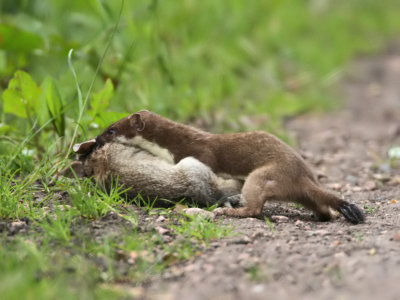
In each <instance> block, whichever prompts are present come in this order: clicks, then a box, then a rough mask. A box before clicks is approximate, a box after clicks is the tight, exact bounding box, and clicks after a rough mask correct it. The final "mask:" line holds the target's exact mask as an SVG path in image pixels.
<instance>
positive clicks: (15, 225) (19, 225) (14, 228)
mask: <svg viewBox="0 0 400 300" xmlns="http://www.w3.org/2000/svg"><path fill="white" fill-rule="evenodd" d="M26 226H27V225H26V223H25V222H22V221H15V222H12V223H11V224H10V227H9V230H10V233H15V232H18V231H20V230H22V229H24V228H25V227H26Z"/></svg>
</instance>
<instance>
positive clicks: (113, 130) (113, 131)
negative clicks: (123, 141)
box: [107, 128, 115, 135]
mask: <svg viewBox="0 0 400 300" xmlns="http://www.w3.org/2000/svg"><path fill="white" fill-rule="evenodd" d="M107 133H108V134H109V135H113V134H115V129H113V128H111V129H109V130H108V131H107Z"/></svg>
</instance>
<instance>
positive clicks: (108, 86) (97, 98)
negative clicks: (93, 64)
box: [89, 79, 114, 119]
mask: <svg viewBox="0 0 400 300" xmlns="http://www.w3.org/2000/svg"><path fill="white" fill-rule="evenodd" d="M113 94H114V86H113V84H112V82H111V80H110V79H107V80H106V83H105V85H104V87H103V88H102V89H101V90H100V91H98V92H97V93H95V94H93V97H92V101H91V102H90V107H91V108H90V109H89V115H90V116H91V117H92V118H93V119H94V118H95V117H96V116H98V115H99V114H101V113H102V112H104V111H105V110H106V109H107V108H108V106H109V104H110V100H111V97H112V96H113Z"/></svg>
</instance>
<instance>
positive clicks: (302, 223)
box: [294, 220, 304, 227]
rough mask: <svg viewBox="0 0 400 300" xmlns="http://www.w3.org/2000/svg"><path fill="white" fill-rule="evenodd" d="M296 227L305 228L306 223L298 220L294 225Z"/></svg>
mask: <svg viewBox="0 0 400 300" xmlns="http://www.w3.org/2000/svg"><path fill="white" fill-rule="evenodd" d="M294 225H296V226H298V227H300V226H303V225H304V222H303V221H300V220H297V221H296V222H295V223H294Z"/></svg>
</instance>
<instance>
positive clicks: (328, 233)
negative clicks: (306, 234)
mask: <svg viewBox="0 0 400 300" xmlns="http://www.w3.org/2000/svg"><path fill="white" fill-rule="evenodd" d="M313 235H321V236H327V235H331V233H330V232H329V231H328V230H323V229H320V230H315V231H314V232H313Z"/></svg>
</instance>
